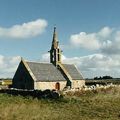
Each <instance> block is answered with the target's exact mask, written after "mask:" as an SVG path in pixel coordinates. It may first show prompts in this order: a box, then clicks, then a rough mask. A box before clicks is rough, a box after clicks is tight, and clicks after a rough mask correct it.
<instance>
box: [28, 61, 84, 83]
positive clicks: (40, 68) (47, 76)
mask: <svg viewBox="0 0 120 120" xmlns="http://www.w3.org/2000/svg"><path fill="white" fill-rule="evenodd" d="M26 63H27V64H28V66H29V68H30V70H31V71H32V73H33V74H34V76H35V77H36V79H37V81H66V79H65V77H64V76H63V74H62V73H61V72H60V70H59V69H57V68H56V67H55V66H54V65H53V64H52V63H37V62H28V61H27V62H26ZM63 66H64V67H65V69H66V70H67V71H68V73H69V74H70V76H71V77H72V79H73V80H83V77H82V75H81V74H80V73H79V71H78V70H77V68H76V67H75V65H73V64H63Z"/></svg>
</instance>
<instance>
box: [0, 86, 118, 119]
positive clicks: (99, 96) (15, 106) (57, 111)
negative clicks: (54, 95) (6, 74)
mask: <svg viewBox="0 0 120 120" xmlns="http://www.w3.org/2000/svg"><path fill="white" fill-rule="evenodd" d="M71 94H72V96H71ZM71 94H68V95H66V96H65V98H63V99H59V100H57V101H55V100H43V99H41V100H38V99H33V98H31V97H29V98H24V97H22V96H16V97H15V96H9V95H6V94H0V120H102V119H103V120H119V119H120V88H119V87H115V88H109V89H108V90H102V89H101V90H97V91H92V92H91V91H88V92H86V93H84V94H81V93H80V92H76V93H71Z"/></svg>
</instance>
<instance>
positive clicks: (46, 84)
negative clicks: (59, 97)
mask: <svg viewBox="0 0 120 120" xmlns="http://www.w3.org/2000/svg"><path fill="white" fill-rule="evenodd" d="M56 83H59V84H60V90H63V89H64V88H65V87H66V84H67V82H66V81H59V82H35V83H34V89H39V90H45V89H50V90H52V89H55V86H56Z"/></svg>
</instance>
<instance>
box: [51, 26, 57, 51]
mask: <svg viewBox="0 0 120 120" xmlns="http://www.w3.org/2000/svg"><path fill="white" fill-rule="evenodd" d="M51 47H52V48H54V49H56V48H58V39H57V32H56V27H54V32H53V41H52V46H51Z"/></svg>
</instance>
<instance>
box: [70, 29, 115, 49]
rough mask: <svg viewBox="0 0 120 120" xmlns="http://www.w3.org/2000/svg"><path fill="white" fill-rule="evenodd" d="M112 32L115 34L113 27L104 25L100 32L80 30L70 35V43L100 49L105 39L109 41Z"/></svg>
mask: <svg viewBox="0 0 120 120" xmlns="http://www.w3.org/2000/svg"><path fill="white" fill-rule="evenodd" d="M111 34H113V29H111V28H109V27H104V28H102V29H101V30H100V31H99V32H94V33H88V34H87V33H86V32H80V33H78V34H73V35H71V36H70V43H71V44H72V45H73V46H75V47H82V48H85V49H90V50H98V49H100V48H101V47H102V45H103V42H104V41H108V39H109V38H110V36H111Z"/></svg>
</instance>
